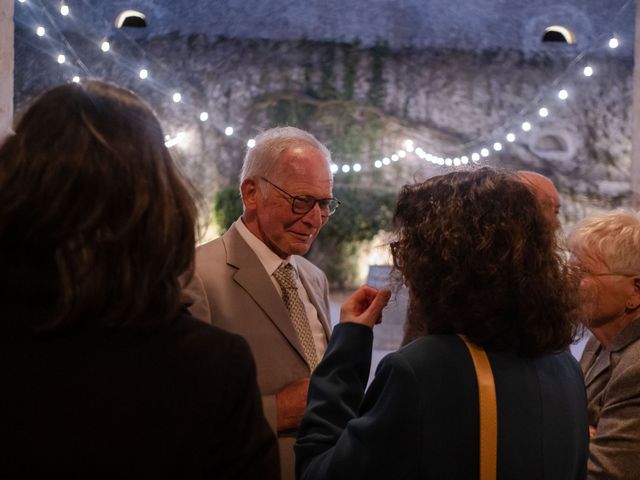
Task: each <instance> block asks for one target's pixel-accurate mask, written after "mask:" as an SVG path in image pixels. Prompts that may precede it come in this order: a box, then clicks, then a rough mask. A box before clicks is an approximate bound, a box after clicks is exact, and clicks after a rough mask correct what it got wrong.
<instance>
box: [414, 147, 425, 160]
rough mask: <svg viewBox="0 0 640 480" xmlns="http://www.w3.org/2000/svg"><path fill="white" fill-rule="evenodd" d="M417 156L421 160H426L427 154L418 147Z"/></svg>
mask: <svg viewBox="0 0 640 480" xmlns="http://www.w3.org/2000/svg"><path fill="white" fill-rule="evenodd" d="M416 155H418V156H419V157H420V158H424V157H425V152H424V150H423V149H421V148H420V147H418V148H416Z"/></svg>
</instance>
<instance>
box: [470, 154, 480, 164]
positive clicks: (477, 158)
mask: <svg viewBox="0 0 640 480" xmlns="http://www.w3.org/2000/svg"><path fill="white" fill-rule="evenodd" d="M471 160H473V161H474V162H477V161H478V160H480V155H479V154H478V153H477V152H473V153H472V154H471Z"/></svg>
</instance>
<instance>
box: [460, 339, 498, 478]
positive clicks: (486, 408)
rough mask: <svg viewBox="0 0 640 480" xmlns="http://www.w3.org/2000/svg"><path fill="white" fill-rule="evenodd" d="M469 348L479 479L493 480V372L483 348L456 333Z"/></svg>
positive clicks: (495, 421) (495, 414)
mask: <svg viewBox="0 0 640 480" xmlns="http://www.w3.org/2000/svg"><path fill="white" fill-rule="evenodd" d="M458 336H459V337H460V338H461V339H462V340H463V341H464V343H465V345H466V346H467V349H469V353H470V354H471V359H472V360H473V366H474V367H475V369H476V377H477V378H478V397H479V404H480V480H495V478H496V469H497V467H496V464H497V458H498V409H497V406H496V386H495V383H494V382H493V372H492V371H491V365H490V364H489V359H488V358H487V354H486V353H485V351H484V349H483V348H482V347H481V346H479V345H476V344H475V343H472V342H471V341H470V340H469V339H468V338H467V337H466V336H464V335H458Z"/></svg>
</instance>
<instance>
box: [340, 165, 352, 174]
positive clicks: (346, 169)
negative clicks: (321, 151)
mask: <svg viewBox="0 0 640 480" xmlns="http://www.w3.org/2000/svg"><path fill="white" fill-rule="evenodd" d="M350 170H351V167H350V166H349V165H342V171H343V172H344V173H349V171H350Z"/></svg>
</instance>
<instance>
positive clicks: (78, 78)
mask: <svg viewBox="0 0 640 480" xmlns="http://www.w3.org/2000/svg"><path fill="white" fill-rule="evenodd" d="M71 81H72V82H73V83H80V77H79V76H78V75H76V76H74V77H73V78H72V79H71Z"/></svg>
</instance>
